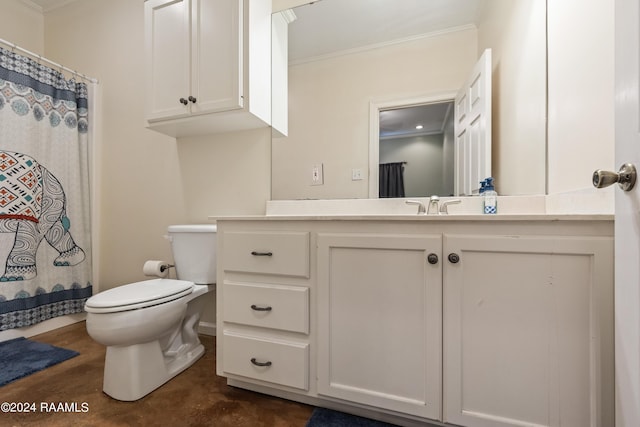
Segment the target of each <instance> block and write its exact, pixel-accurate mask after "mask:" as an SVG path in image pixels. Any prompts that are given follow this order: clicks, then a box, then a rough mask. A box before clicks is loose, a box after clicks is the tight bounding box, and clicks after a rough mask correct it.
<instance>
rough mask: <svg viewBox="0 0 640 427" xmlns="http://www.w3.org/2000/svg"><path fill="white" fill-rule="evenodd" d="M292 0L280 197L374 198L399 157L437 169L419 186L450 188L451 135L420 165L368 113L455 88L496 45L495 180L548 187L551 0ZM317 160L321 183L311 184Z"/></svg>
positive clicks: (529, 188) (514, 188)
mask: <svg viewBox="0 0 640 427" xmlns="http://www.w3.org/2000/svg"><path fill="white" fill-rule="evenodd" d="M416 8H419V9H416ZM292 11H293V13H294V14H295V17H296V19H295V20H294V21H293V22H291V23H290V24H289V25H288V31H289V34H288V49H289V67H288V73H289V75H288V79H289V81H288V101H289V107H288V122H289V126H288V132H287V134H286V136H281V137H275V136H274V138H273V140H272V199H275V200H277V199H335V198H368V197H378V196H379V194H380V193H379V191H378V186H379V180H378V174H379V168H380V166H379V165H380V163H393V162H406V163H405V164H404V171H405V176H406V177H407V179H409V178H408V174H409V173H410V172H411V170H410V168H411V167H412V166H416V170H415V171H416V172H419V173H420V174H421V175H423V176H426V175H429V174H431V175H430V176H428V177H423V178H418V179H419V180H423V181H424V180H428V183H429V185H433V187H431V188H427V187H426V186H424V185H423V187H425V188H424V190H420V191H425V192H426V195H430V194H439V195H442V196H447V195H450V194H453V191H452V190H451V186H452V185H453V184H452V183H451V178H450V177H451V176H452V175H454V176H455V173H456V172H457V171H456V170H455V169H456V168H457V166H455V165H454V166H448V165H447V163H446V161H447V160H446V159H447V158H448V157H447V156H449V154H450V153H446V152H445V151H446V150H445V145H444V143H443V145H442V148H441V149H440V150H439V151H434V153H435V155H434V156H433V157H434V158H431V159H429V162H431V163H429V166H422V167H419V166H418V164H417V163H416V162H414V161H413V160H414V158H413V156H412V158H408V157H407V156H408V154H407V155H405V156H404V157H403V156H400V157H399V156H398V155H396V154H397V152H396V153H395V154H393V155H391V154H390V153H389V152H390V151H391V152H393V151H394V150H388V149H387V148H383V145H385V146H388V145H389V144H388V141H391V140H392V139H394V138H392V137H391V136H390V135H384V136H383V137H382V138H379V136H380V128H377V127H376V128H373V127H372V122H378V121H380V122H382V121H383V115H382V114H383V113H386V112H387V111H388V112H389V113H390V112H392V111H393V110H397V109H398V108H397V107H394V108H392V109H387V110H384V109H382V110H381V111H378V112H376V113H375V114H378V113H380V114H381V115H380V116H375V120H374V119H372V117H373V113H372V108H371V106H372V105H385V103H388V102H389V100H397V99H412V98H413V99H419V98H423V99H439V100H444V99H446V98H449V99H451V98H452V97H453V96H455V94H456V93H457V91H458V90H459V89H460V87H461V86H462V84H463V83H464V82H465V80H466V79H467V77H468V75H469V72H470V70H471V69H472V68H473V67H474V64H475V63H476V61H477V60H478V58H480V56H481V54H482V52H483V51H484V50H485V49H486V48H491V49H492V51H493V59H492V61H493V63H492V76H491V78H492V84H493V89H492V101H493V107H492V117H493V118H492V120H491V127H492V156H491V157H492V159H491V160H492V168H491V169H492V171H491V173H492V175H493V176H494V177H495V178H496V182H497V189H498V191H499V193H500V194H504V195H511V194H543V193H544V189H545V145H546V143H545V141H546V139H545V119H546V34H545V26H546V5H545V2H540V1H536V0H518V1H516V2H514V1H513V0H491V1H486V0H478V1H474V0H441V1H439V0H380V1H376V2H371V1H369V0H322V1H319V2H316V3H314V4H312V5H305V6H301V7H297V8H294V9H292ZM452 94H453V96H452ZM428 103H432V102H428ZM423 137H424V136H423ZM374 138H375V139H376V140H378V138H379V142H378V143H379V144H380V145H379V146H378V149H377V150H374V149H372V148H371V145H372V139H374ZM443 138H444V137H443ZM395 139H400V138H395ZM402 139H404V138H402ZM423 139H424V138H423ZM374 151H377V152H375V153H374ZM379 155H380V156H379ZM449 157H450V156H449ZM437 158H439V159H441V160H440V162H439V163H438V164H437V165H435V164H433V161H435V159H437ZM522 158H526V159H527V165H526V167H524V168H523V162H522V161H521V159H522ZM425 161H426V160H425ZM318 166H321V170H322V173H323V177H322V178H323V179H322V185H313V182H312V172H313V170H317V167H318ZM451 168H453V169H454V170H453V171H452V170H451ZM411 174H412V175H413V172H411ZM434 174H437V175H439V176H442V178H441V180H440V182H438V183H436V180H435V178H433V175H434ZM372 178H375V179H372ZM411 191H413V190H411ZM416 196H417V195H416ZM406 197H414V195H413V194H408V195H406Z"/></svg>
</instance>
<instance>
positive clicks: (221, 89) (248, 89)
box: [145, 0, 271, 137]
mask: <svg viewBox="0 0 640 427" xmlns="http://www.w3.org/2000/svg"><path fill="white" fill-rule="evenodd" d="M270 39H271V4H270V2H264V1H261V0H146V1H145V53H146V60H145V62H146V69H145V71H146V72H145V76H146V105H145V110H146V119H147V122H148V127H149V128H150V129H153V130H156V131H158V132H161V133H165V134H167V135H170V136H174V137H183V136H190V135H198V134H205V133H220V132H227V131H232V130H240V129H250V128H256V127H263V126H268V125H269V124H270V120H271V111H270V109H271V107H270V104H271V83H270V80H271V58H270V52H271V48H270Z"/></svg>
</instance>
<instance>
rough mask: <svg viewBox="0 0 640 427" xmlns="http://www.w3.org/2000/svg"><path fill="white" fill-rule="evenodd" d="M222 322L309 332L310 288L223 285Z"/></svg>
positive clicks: (225, 283)
mask: <svg viewBox="0 0 640 427" xmlns="http://www.w3.org/2000/svg"><path fill="white" fill-rule="evenodd" d="M222 295H223V296H222V304H223V313H224V321H225V322H233V323H240V324H243V325H251V326H260V327H263V328H272V329H280V330H283V331H291V332H301V333H304V334H308V333H309V288H306V287H301V286H282V285H268V284H264V285H263V284H248V283H234V282H226V281H225V282H224V285H223V294H222Z"/></svg>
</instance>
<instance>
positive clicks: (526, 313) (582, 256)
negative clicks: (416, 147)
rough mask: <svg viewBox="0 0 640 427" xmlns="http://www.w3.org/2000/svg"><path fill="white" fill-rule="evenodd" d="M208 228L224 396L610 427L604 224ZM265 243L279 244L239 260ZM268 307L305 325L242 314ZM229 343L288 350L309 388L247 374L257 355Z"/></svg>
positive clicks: (398, 416)
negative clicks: (244, 393) (245, 392)
mask: <svg viewBox="0 0 640 427" xmlns="http://www.w3.org/2000/svg"><path fill="white" fill-rule="evenodd" d="M319 218H322V217H319ZM218 233H219V240H218V242H219V245H220V246H219V248H218V249H219V252H222V256H221V257H220V258H219V265H218V275H219V276H218V280H219V283H223V286H222V288H220V287H219V288H218V289H219V291H218V292H219V293H218V298H219V299H218V325H223V333H222V334H220V333H219V334H218V340H217V343H218V355H219V358H218V361H217V363H218V373H219V375H223V376H227V377H228V378H229V383H230V384H232V385H234V386H239V387H244V388H248V389H252V390H255V391H260V392H263V393H269V394H273V395H276V396H281V397H285V398H288V399H293V400H300V401H302V402H305V403H311V404H316V405H319V406H329V407H335V408H338V409H340V410H343V411H347V412H353V413H356V414H359V415H364V416H373V417H374V418H378V419H383V420H386V421H389V422H394V423H398V424H401V425H404V424H407V425H412V423H413V424H415V422H416V421H418V422H422V423H427V422H428V421H429V420H434V421H438V422H444V423H446V424H450V425H456V426H467V427H507V426H508V427H516V426H518V427H522V426H549V427H553V426H556V427H560V426H561V427H586V426H590V427H610V426H611V425H613V416H614V410H613V402H614V400H613V396H614V390H613V303H612V301H613V300H612V297H613V237H612V236H613V224H612V221H609V220H597V221H596V220H594V221H590V220H565V221H562V220H557V219H556V220H554V221H550V220H545V219H540V218H538V219H536V220H530V221H527V220H523V219H511V220H507V221H505V220H500V219H499V218H496V219H493V218H491V219H484V218H483V220H475V221H474V220H452V219H446V220H443V219H436V218H422V219H421V220H409V219H407V220H400V219H395V220H385V219H384V217H380V218H372V219H360V220H358V219H355V218H353V217H351V218H345V217H336V218H331V217H328V218H327V219H326V220H324V219H318V218H316V220H314V221H311V220H303V219H301V218H298V219H297V220H293V219H286V218H285V217H280V218H279V219H273V218H271V219H264V220H245V221H243V220H239V219H238V220H219V221H218ZM252 236H254V237H255V239H254V238H252ZM295 236H305V237H304V238H302V237H299V238H301V239H302V241H305V242H306V241H307V240H304V239H305V238H308V243H309V246H308V252H307V249H304V250H303V249H302V247H304V248H307V246H306V245H305V244H300V245H299V246H298V247H299V249H298V250H294V249H292V248H294V247H295V246H296V244H295V243H293V242H294V241H295V239H296V237H295ZM270 238H272V239H273V241H274V244H275V242H278V244H281V245H282V246H283V247H286V248H290V250H288V252H287V251H285V253H284V254H283V252H282V250H278V253H280V255H279V256H277V257H276V251H275V250H274V251H273V256H272V257H269V256H258V257H256V256H255V255H247V254H250V253H251V252H252V251H256V252H263V251H267V252H271V251H270V249H269V248H271V247H275V246H270V245H268V244H266V243H265V239H266V240H269V239H270ZM292 239H293V240H292ZM250 242H253V246H252V245H251V244H250ZM238 248H243V249H238ZM251 248H253V249H251ZM301 253H302V256H301ZM242 258H244V259H245V260H244V261H242ZM263 258H264V259H263ZM276 258H278V259H276ZM285 258H286V259H288V260H289V261H288V262H287V261H286V260H284V259H285ZM307 259H308V260H309V265H308V268H307V265H306V264H305V263H304V261H306V260H307ZM282 262H283V264H281V266H277V265H276V264H277V263H282ZM237 285H240V286H239V287H238V286H237ZM242 287H244V288H242ZM263 287H266V288H263ZM254 288H255V289H254ZM289 288H295V289H296V290H298V289H300V288H302V289H305V290H306V291H307V292H308V297H303V296H302V294H299V293H296V294H295V295H290V294H288V293H287V290H288V289H289ZM220 289H222V293H220ZM272 289H273V291H274V292H275V293H273V294H272V295H273V298H274V300H268V299H267V297H266V296H265V297H264V298H263V295H264V294H265V293H268V291H270V290H272ZM281 292H283V294H282V295H281V294H280V293H281ZM247 295H250V296H251V298H250V297H248V296H247ZM305 298H308V299H305ZM245 299H246V301H245ZM276 300H277V301H280V302H281V303H282V304H286V305H291V306H295V305H296V304H298V305H300V304H302V303H301V302H300V301H307V302H308V304H309V305H308V312H307V313H308V317H306V316H307V313H302V312H299V311H296V310H288V311H287V316H286V317H287V318H290V319H292V320H287V321H285V320H280V319H275V318H274V319H273V321H270V322H271V323H268V322H267V321H266V319H264V320H262V319H258V318H257V317H259V316H255V314H254V313H251V314H250V315H249V316H253V317H255V318H253V319H248V318H247V316H248V314H247V313H248V312H247V310H246V309H243V308H242V307H243V306H248V305H249V306H250V305H251V304H258V305H260V306H262V305H265V304H267V305H271V304H276ZM239 301H242V302H241V303H240V302H239ZM295 301H298V302H297V303H296V302H295ZM261 304H262V305H261ZM302 305H304V304H302ZM243 310H244V313H243ZM275 312H276V310H275V308H274V310H273V313H274V314H275ZM274 317H275V316H274ZM293 319H297V320H295V321H294V320H293ZM307 319H308V322H309V323H308V325H306V324H305V323H304V321H305V320H307ZM262 322H264V323H262ZM294 324H295V325H296V326H295V327H294V326H293V325H294ZM283 325H289V326H283ZM307 326H308V329H307ZM238 337H240V338H242V339H244V340H245V341H246V342H251V341H250V340H251V339H254V340H257V341H260V343H263V342H264V343H270V345H275V346H279V345H280V346H281V345H284V346H287V345H288V346H290V347H286V348H287V349H288V350H287V351H284V350H283V351H282V352H281V353H282V354H285V355H286V357H287V358H291V361H292V362H291V363H290V367H289V368H288V372H289V371H290V372H289V374H290V375H292V376H298V377H302V376H301V375H300V374H299V373H298V372H299V371H301V370H303V369H306V370H307V371H306V372H307V376H306V377H305V378H307V379H308V382H307V383H304V382H303V383H297V382H295V381H289V380H288V379H287V380H286V381H284V380H282V379H281V377H280V376H277V375H275V374H274V375H273V376H272V377H267V376H262V373H261V372H260V369H264V368H260V369H258V368H257V367H256V368H253V367H251V366H249V365H247V362H246V361H247V360H250V359H251V358H252V357H256V358H257V360H258V361H262V362H264V361H266V360H267V359H268V357H271V356H268V357H267V356H263V354H262V353H261V354H259V355H258V356H254V355H252V354H253V353H251V352H250V351H248V350H245V348H244V347H243V346H241V345H239V344H238V343H237V342H236V341H237V340H238ZM225 346H226V347H227V348H225ZM256 348H257V346H256ZM289 350H290V351H289ZM242 352H245V353H246V354H242V357H240V354H241V353H242ZM305 352H306V353H305ZM255 354H258V353H255ZM264 354H266V352H265V353H264ZM242 358H244V359H245V362H244V363H245V368H244V370H243V369H240V368H236V367H235V364H236V361H237V360H240V359H242ZM269 360H270V359H269ZM301 360H304V361H305V362H306V363H307V364H306V365H305V364H304V363H298V364H296V363H295V361H298V362H300V361H301ZM273 366H276V364H275V362H274V363H273ZM253 371H255V372H253ZM283 376H284V374H283Z"/></svg>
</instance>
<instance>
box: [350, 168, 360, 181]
mask: <svg viewBox="0 0 640 427" xmlns="http://www.w3.org/2000/svg"><path fill="white" fill-rule="evenodd" d="M362 179H363V178H362V169H351V181H362Z"/></svg>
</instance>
